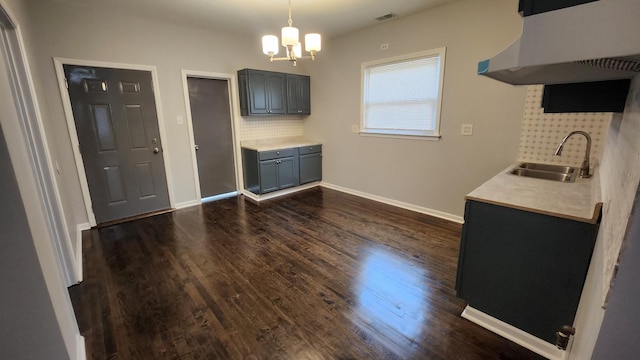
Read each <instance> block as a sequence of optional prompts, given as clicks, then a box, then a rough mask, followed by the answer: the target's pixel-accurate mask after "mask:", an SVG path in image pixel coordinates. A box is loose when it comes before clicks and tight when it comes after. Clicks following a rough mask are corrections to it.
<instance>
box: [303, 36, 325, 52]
mask: <svg viewBox="0 0 640 360" xmlns="http://www.w3.org/2000/svg"><path fill="white" fill-rule="evenodd" d="M321 44H322V38H321V36H320V34H315V33H311V34H307V35H305V36H304V50H305V51H308V52H312V51H320V50H321V49H322V45H321Z"/></svg>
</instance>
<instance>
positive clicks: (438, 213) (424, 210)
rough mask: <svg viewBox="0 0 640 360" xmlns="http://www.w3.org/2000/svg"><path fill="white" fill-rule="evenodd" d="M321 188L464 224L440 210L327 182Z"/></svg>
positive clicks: (456, 216) (460, 219)
mask: <svg viewBox="0 0 640 360" xmlns="http://www.w3.org/2000/svg"><path fill="white" fill-rule="evenodd" d="M320 186H322V187H326V188H327V189H332V190H336V191H340V192H344V193H347V194H351V195H355V196H359V197H362V198H365V199H369V200H373V201H377V202H381V203H384V204H387V205H392V206H396V207H399V208H403V209H407V210H411V211H415V212H419V213H422V214H426V215H430V216H433V217H437V218H440V219H444V220H449V221H452V222H455V223H458V224H463V223H464V218H463V217H462V216H458V215H453V214H449V213H446V212H442V211H438V210H434V209H429V208H426V207H422V206H418V205H413V204H409V203H405V202H402V201H397V200H393V199H389V198H385V197H382V196H378V195H373V194H369V193H365V192H362V191H358V190H353V189H349V188H345V187H342V186H338V185H334V184H331V183H327V182H322V183H321V184H320Z"/></svg>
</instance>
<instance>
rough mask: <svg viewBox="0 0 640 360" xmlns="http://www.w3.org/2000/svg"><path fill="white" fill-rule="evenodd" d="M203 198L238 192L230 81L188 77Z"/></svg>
mask: <svg viewBox="0 0 640 360" xmlns="http://www.w3.org/2000/svg"><path fill="white" fill-rule="evenodd" d="M187 85H188V88H189V104H190V107H191V120H192V123H193V137H194V141H195V143H196V158H197V162H198V178H199V179H200V196H201V197H203V198H206V197H209V196H215V195H220V194H226V193H230V192H233V191H237V190H238V189H237V186H236V167H235V162H234V156H233V132H232V128H231V109H230V108H229V82H228V81H227V80H217V79H201V78H195V77H188V78H187Z"/></svg>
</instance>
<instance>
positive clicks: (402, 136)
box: [358, 131, 442, 141]
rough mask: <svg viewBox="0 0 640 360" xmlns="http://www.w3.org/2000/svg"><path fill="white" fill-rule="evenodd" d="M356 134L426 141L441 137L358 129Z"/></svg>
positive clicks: (436, 139)
mask: <svg viewBox="0 0 640 360" xmlns="http://www.w3.org/2000/svg"><path fill="white" fill-rule="evenodd" d="M358 134H359V135H360V136H364V137H381V138H391V139H403V140H427V141H439V140H440V138H441V137H442V136H441V135H404V134H382V133H372V132H366V131H360V132H359V133H358Z"/></svg>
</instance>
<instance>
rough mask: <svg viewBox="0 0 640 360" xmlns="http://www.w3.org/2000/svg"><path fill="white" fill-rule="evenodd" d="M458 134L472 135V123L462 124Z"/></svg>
mask: <svg viewBox="0 0 640 360" xmlns="http://www.w3.org/2000/svg"><path fill="white" fill-rule="evenodd" d="M460 135H464V136H471V135H473V124H462V127H461V128H460Z"/></svg>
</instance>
